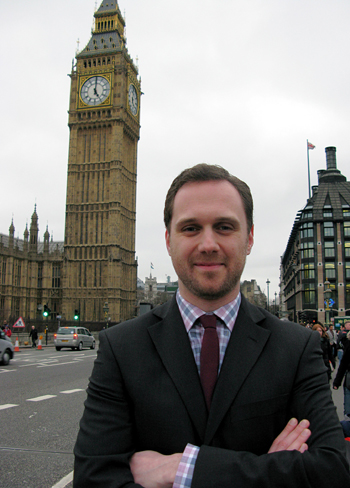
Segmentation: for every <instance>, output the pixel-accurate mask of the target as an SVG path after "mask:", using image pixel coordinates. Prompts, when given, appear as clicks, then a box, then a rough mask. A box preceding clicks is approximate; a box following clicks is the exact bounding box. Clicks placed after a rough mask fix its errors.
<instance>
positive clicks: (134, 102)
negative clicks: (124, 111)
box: [129, 85, 138, 115]
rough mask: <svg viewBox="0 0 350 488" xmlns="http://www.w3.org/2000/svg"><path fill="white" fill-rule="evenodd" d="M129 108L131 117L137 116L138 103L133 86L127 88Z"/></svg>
mask: <svg viewBox="0 0 350 488" xmlns="http://www.w3.org/2000/svg"><path fill="white" fill-rule="evenodd" d="M129 107H130V110H131V113H132V114H133V115H137V110H138V102H137V91H136V88H135V87H134V85H130V86H129Z"/></svg>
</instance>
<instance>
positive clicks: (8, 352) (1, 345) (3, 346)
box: [0, 331, 15, 366]
mask: <svg viewBox="0 0 350 488" xmlns="http://www.w3.org/2000/svg"><path fill="white" fill-rule="evenodd" d="M14 351H15V348H14V347H13V344H12V342H11V339H10V338H9V337H7V336H6V335H5V333H4V332H3V331H1V333H0V363H1V364H3V365H4V366H7V365H8V364H9V362H10V360H11V359H13V356H14Z"/></svg>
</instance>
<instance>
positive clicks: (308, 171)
mask: <svg viewBox="0 0 350 488" xmlns="http://www.w3.org/2000/svg"><path fill="white" fill-rule="evenodd" d="M306 147H307V176H308V185H309V199H310V198H311V184H310V161H309V140H308V139H306Z"/></svg>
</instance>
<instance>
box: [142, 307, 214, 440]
mask: <svg viewBox="0 0 350 488" xmlns="http://www.w3.org/2000/svg"><path fill="white" fill-rule="evenodd" d="M154 313H155V315H158V316H159V317H161V318H162V320H160V321H159V322H157V323H156V324H154V325H151V326H150V327H149V328H148V332H149V334H150V336H151V338H152V341H153V343H154V345H155V347H156V349H157V352H158V354H159V356H160V358H161V360H162V362H163V364H164V367H165V368H166V370H167V372H168V374H169V376H170V377H171V379H172V381H173V382H174V385H175V387H176V389H177V391H178V393H179V395H180V396H181V398H182V400H183V402H184V404H185V406H186V409H187V411H188V414H189V416H190V418H191V420H192V422H193V424H194V426H195V428H196V430H197V432H198V434H199V436H200V439H201V440H203V439H204V433H205V428H206V424H207V419H208V414H207V409H206V405H205V400H204V395H203V392H202V388H201V384H200V379H199V375H198V371H197V366H196V363H195V360H194V357H193V352H192V349H191V345H190V341H189V339H188V335H187V332H186V329H185V326H184V324H183V321H182V318H181V315H180V312H179V309H178V306H177V303H176V299H175V298H174V299H173V300H172V302H171V304H170V306H169V308H166V309H165V311H164V308H161V307H160V308H159V309H155V311H154Z"/></svg>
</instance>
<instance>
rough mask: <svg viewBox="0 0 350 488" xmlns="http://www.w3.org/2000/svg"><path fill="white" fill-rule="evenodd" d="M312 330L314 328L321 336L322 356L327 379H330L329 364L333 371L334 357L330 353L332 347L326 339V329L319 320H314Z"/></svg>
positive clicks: (330, 370)
mask: <svg viewBox="0 0 350 488" xmlns="http://www.w3.org/2000/svg"><path fill="white" fill-rule="evenodd" d="M312 330H316V331H317V332H318V333H319V334H320V336H321V349H322V356H323V361H324V364H325V366H326V368H327V374H328V381H330V380H331V377H332V369H331V365H332V366H333V371H334V369H335V359H334V356H333V353H332V348H331V344H330V342H329V339H328V335H327V332H326V329H325V328H324V326H323V325H322V324H321V323H320V322H316V324H315V325H314V326H313V327H312Z"/></svg>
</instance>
